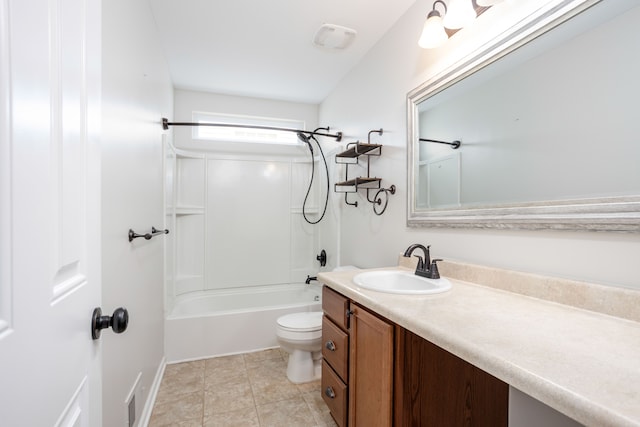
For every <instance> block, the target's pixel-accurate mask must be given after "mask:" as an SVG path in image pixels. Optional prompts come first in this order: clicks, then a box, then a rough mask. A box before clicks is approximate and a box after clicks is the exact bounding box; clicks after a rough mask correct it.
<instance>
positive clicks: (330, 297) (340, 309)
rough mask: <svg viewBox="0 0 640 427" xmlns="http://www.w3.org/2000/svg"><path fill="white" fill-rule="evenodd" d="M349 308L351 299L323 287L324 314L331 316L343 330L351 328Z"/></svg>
mask: <svg viewBox="0 0 640 427" xmlns="http://www.w3.org/2000/svg"><path fill="white" fill-rule="evenodd" d="M348 309H349V300H348V299H347V298H346V297H345V296H343V295H340V294H339V293H337V292H336V291H334V290H333V289H331V288H329V287H327V286H326V285H325V286H323V287H322V310H323V311H324V314H325V315H326V316H328V317H329V318H331V320H333V322H334V323H335V324H336V325H338V326H339V327H340V328H341V329H342V330H344V331H346V330H347V329H349V318H348V317H347V310H348Z"/></svg>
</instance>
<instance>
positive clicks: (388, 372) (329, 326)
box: [321, 286, 394, 427]
mask: <svg viewBox="0 0 640 427" xmlns="http://www.w3.org/2000/svg"><path fill="white" fill-rule="evenodd" d="M322 308H323V311H324V317H323V319H322V343H323V344H322V345H323V347H322V356H323V359H324V360H323V362H322V381H321V387H322V398H323V399H324V401H325V402H326V403H327V406H328V407H329V410H330V412H331V415H332V417H333V419H334V420H335V421H336V424H338V425H339V426H341V427H346V426H367V427H369V426H370V427H375V426H381V427H382V426H390V425H391V424H392V415H393V357H394V351H393V343H394V326H393V325H392V324H391V322H389V321H387V320H385V319H382V318H381V317H379V316H377V315H375V314H373V313H371V312H370V311H368V310H366V309H365V308H363V307H361V306H359V305H358V304H355V303H353V302H350V301H349V299H348V298H346V297H345V296H343V295H341V294H339V293H337V292H335V291H333V290H332V289H330V288H328V287H326V286H325V287H323V291H322Z"/></svg>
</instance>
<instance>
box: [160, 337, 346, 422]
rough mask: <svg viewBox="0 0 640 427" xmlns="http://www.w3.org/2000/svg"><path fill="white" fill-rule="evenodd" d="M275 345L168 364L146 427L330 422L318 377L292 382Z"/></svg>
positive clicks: (285, 355) (280, 352) (284, 355)
mask: <svg viewBox="0 0 640 427" xmlns="http://www.w3.org/2000/svg"><path fill="white" fill-rule="evenodd" d="M286 358H287V354H286V353H285V352H283V351H281V350H279V349H272V350H265V351H260V352H256V353H245V354H239V355H234V356H224V357H217V358H212V359H206V360H198V361H194V362H185V363H179V364H174V365H167V367H166V369H165V372H164V377H163V378H162V383H161V385H160V390H159V391H158V396H157V398H156V403H155V406H154V408H153V413H152V415H151V421H150V423H149V427H169V426H171V427H231V426H238V427H253V426H256V427H272V426H273V427H276V426H277V427H320V426H331V427H335V426H336V424H335V423H334V421H333V419H332V418H331V415H329V410H328V409H327V406H326V405H325V403H324V401H323V400H322V397H321V395H320V382H319V381H316V382H312V383H307V384H298V385H296V384H293V383H291V382H290V381H289V380H288V379H287V376H286V369H287V364H286V360H287V359H286Z"/></svg>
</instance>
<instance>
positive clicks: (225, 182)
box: [165, 143, 339, 363]
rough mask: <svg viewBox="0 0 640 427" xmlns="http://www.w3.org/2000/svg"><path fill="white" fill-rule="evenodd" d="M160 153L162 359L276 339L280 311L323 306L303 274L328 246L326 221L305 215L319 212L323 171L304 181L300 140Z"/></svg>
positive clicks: (330, 229) (330, 234)
mask: <svg viewBox="0 0 640 427" xmlns="http://www.w3.org/2000/svg"><path fill="white" fill-rule="evenodd" d="M338 148H339V147H336V149H338ZM165 153H166V158H165V171H166V174H165V177H166V178H165V200H166V204H167V208H166V212H167V218H166V221H167V228H169V229H172V230H175V232H172V233H170V234H168V235H167V237H169V238H168V239H167V240H166V247H167V251H166V262H165V265H166V276H167V280H166V286H165V290H166V293H165V300H166V304H165V311H166V316H165V319H166V321H165V353H166V357H167V361H168V363H172V362H179V361H185V360H195V359H201V358H207V357H212V356H219V355H227V354H234V353H241V352H248V351H257V350H261V349H266V348H273V347H277V346H279V342H278V338H277V335H276V329H277V327H276V325H277V320H278V319H279V318H282V317H283V316H285V315H287V314H292V313H307V312H319V311H320V310H321V301H320V299H321V289H320V284H318V283H317V282H315V281H312V282H311V283H309V284H306V283H305V277H307V276H308V275H310V274H311V275H315V273H316V272H317V271H318V269H319V265H318V262H317V260H316V257H317V254H318V253H319V252H320V250H321V248H322V247H327V245H329V246H328V247H333V246H332V245H335V232H334V230H335V224H334V223H332V222H331V221H332V220H329V221H325V223H328V224H327V225H324V226H318V225H313V224H312V223H310V221H309V220H308V218H311V219H312V220H313V219H316V220H317V219H318V218H320V217H321V215H322V214H323V213H324V209H323V202H324V200H325V192H324V187H323V184H324V179H326V178H325V177H324V176H321V179H316V182H314V185H313V186H310V185H309V177H310V171H312V164H313V163H312V161H311V159H310V157H309V150H308V149H307V147H306V146H305V145H300V146H291V147H284V148H283V147H279V148H278V149H277V150H275V152H268V151H267V150H260V149H258V150H252V151H249V150H239V151H237V152H234V151H230V150H223V151H216V150H211V149H208V150H206V149H203V150H193V149H176V148H174V147H173V146H172V145H171V144H169V143H166V151H165ZM319 161H321V158H319V156H316V157H315V158H314V162H319ZM318 169H320V168H316V170H318ZM320 170H322V169H320ZM323 172H324V171H323ZM305 194H306V196H305ZM305 204H306V206H305ZM311 222H313V221H311ZM329 252H330V251H329ZM329 259H330V260H331V255H330V257H329Z"/></svg>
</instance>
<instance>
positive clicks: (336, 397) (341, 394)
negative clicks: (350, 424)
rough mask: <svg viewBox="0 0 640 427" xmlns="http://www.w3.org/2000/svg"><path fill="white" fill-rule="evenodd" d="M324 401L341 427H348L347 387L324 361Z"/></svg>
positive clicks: (322, 382)
mask: <svg viewBox="0 0 640 427" xmlns="http://www.w3.org/2000/svg"><path fill="white" fill-rule="evenodd" d="M321 384H322V399H323V400H324V401H325V403H326V404H327V406H328V407H329V411H330V412H331V416H332V417H333V419H334V420H335V422H336V424H338V426H340V427H346V426H347V396H348V392H347V386H346V385H345V383H343V382H342V381H341V380H340V377H338V375H336V373H335V372H333V369H331V367H330V366H329V365H328V364H327V361H326V360H323V361H322V381H321Z"/></svg>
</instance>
